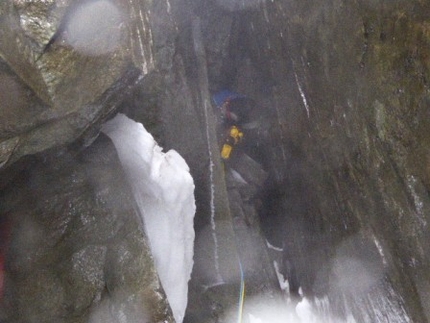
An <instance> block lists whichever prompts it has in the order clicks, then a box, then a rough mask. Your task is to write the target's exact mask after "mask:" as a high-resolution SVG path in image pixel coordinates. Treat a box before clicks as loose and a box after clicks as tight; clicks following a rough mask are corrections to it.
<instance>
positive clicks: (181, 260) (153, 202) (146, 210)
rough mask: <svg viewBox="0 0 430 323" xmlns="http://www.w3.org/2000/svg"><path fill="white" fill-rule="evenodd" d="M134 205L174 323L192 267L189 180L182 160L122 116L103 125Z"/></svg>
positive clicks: (179, 316) (181, 311)
mask: <svg viewBox="0 0 430 323" xmlns="http://www.w3.org/2000/svg"><path fill="white" fill-rule="evenodd" d="M102 131H103V132H104V133H105V134H106V135H108V136H109V137H110V138H111V140H112V142H113V143H114V145H115V148H116V150H117V152H118V156H119V159H120V161H121V164H122V166H123V168H124V171H125V173H126V175H127V179H128V181H129V183H130V185H131V187H132V190H133V194H134V198H135V199H136V202H137V204H138V207H139V210H140V213H141V215H142V220H143V224H144V229H145V233H146V235H147V236H148V239H149V243H150V247H151V250H152V254H153V256H154V261H155V265H156V268H157V271H158V275H159V277H160V281H161V284H162V285H163V288H164V290H165V292H166V295H167V299H168V301H169V304H170V306H171V308H172V311H173V315H174V317H175V320H176V322H178V323H180V322H182V320H183V318H184V313H185V308H186V305H187V294H188V281H189V279H190V275H191V269H192V266H193V252H194V251H193V244H194V227H193V219H194V214H195V210H196V207H195V200H194V182H193V179H192V177H191V175H190V173H189V168H188V165H187V163H186V162H185V160H184V159H183V158H182V157H181V156H180V155H179V154H178V153H177V152H176V151H174V150H169V151H168V152H167V153H164V152H162V148H161V147H159V146H158V145H157V143H156V142H155V140H154V138H153V137H152V136H151V134H149V133H148V132H147V131H146V130H145V128H144V127H143V125H142V124H141V123H137V122H135V121H133V120H131V119H129V118H128V117H126V116H125V115H123V114H118V115H117V116H116V117H115V118H113V119H112V120H110V121H108V122H107V123H105V124H104V125H103V128H102Z"/></svg>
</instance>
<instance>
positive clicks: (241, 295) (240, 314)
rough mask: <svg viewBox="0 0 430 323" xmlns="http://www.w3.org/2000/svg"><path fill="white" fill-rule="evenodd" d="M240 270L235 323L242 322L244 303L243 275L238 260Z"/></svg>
mask: <svg viewBox="0 0 430 323" xmlns="http://www.w3.org/2000/svg"><path fill="white" fill-rule="evenodd" d="M239 269H240V292H239V307H238V314H237V323H242V320H243V305H244V302H245V275H244V274H243V269H242V263H241V262H240V259H239Z"/></svg>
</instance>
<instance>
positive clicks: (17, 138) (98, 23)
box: [0, 0, 174, 167]
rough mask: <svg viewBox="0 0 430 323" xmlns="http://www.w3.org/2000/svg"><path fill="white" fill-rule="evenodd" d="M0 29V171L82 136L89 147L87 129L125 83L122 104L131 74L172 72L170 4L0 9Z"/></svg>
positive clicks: (17, 3)
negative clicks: (111, 94) (169, 68)
mask: <svg viewBox="0 0 430 323" xmlns="http://www.w3.org/2000/svg"><path fill="white" fill-rule="evenodd" d="M151 10H152V12H153V16H151V18H150V17H149V12H150V11H151ZM0 26H1V28H0V29H1V31H0V42H1V44H2V45H1V48H0V90H1V93H2V97H1V105H0V116H1V120H2V121H1V124H0V165H1V166H2V167H4V166H7V165H9V164H12V163H13V162H15V161H16V160H18V159H19V158H21V157H22V156H25V155H31V154H34V153H37V152H41V151H45V150H47V149H50V148H52V147H61V146H62V145H64V144H70V143H71V142H73V141H75V140H77V139H82V137H83V136H85V135H86V136H87V137H88V138H86V140H88V141H90V140H91V139H92V138H94V133H92V134H91V135H88V133H87V130H88V128H89V127H91V126H95V127H97V125H99V124H100V123H101V122H102V121H103V120H105V118H106V116H107V115H109V113H111V112H112V111H114V110H115V109H116V108H117V102H116V103H113V104H112V103H110V104H106V103H107V102H103V101H105V100H106V95H107V93H108V92H109V91H111V90H112V88H115V87H116V86H118V83H120V84H121V86H123V87H124V88H123V89H122V90H119V91H116V94H117V97H118V96H119V97H122V98H124V97H126V96H127V91H124V90H126V87H127V86H130V85H134V83H135V82H136V77H134V78H133V77H131V78H130V77H127V73H129V72H130V71H132V70H136V69H137V70H140V73H141V76H143V75H146V74H148V73H149V72H151V71H153V70H154V69H156V68H163V66H169V65H170V63H169V62H170V60H171V57H170V56H171V55H169V53H170V51H171V50H169V48H170V47H171V46H170V44H171V42H172V35H174V30H173V21H172V20H171V18H170V13H168V12H167V8H166V5H165V4H163V5H161V4H154V5H153V4H152V3H151V2H144V1H131V2H130V1H127V2H120V1H119V2H114V1H110V0H88V1H71V0H66V1H55V0H52V1H38V0H37V1H36V0H35V1H31V0H30V1H21V0H10V1H3V2H2V3H1V4H0ZM152 29H154V30H153V34H152ZM160 35H162V37H161V36H160ZM169 46H170V47H169ZM164 68H165V67H164ZM117 90H118V89H117ZM14 98H17V99H14ZM109 106H110V107H109Z"/></svg>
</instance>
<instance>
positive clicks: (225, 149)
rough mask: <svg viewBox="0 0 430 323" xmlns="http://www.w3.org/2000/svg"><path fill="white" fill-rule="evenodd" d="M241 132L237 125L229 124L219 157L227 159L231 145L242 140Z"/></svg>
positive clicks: (231, 148)
mask: <svg viewBox="0 0 430 323" xmlns="http://www.w3.org/2000/svg"><path fill="white" fill-rule="evenodd" d="M242 138H243V132H242V131H240V130H239V128H238V127H237V126H231V127H230V129H229V130H228V133H227V138H226V140H225V142H224V144H223V146H222V149H221V157H222V158H223V159H229V158H230V155H231V152H232V150H233V147H234V146H236V145H237V144H238V143H240V142H241V141H242Z"/></svg>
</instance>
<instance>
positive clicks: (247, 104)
mask: <svg viewBox="0 0 430 323" xmlns="http://www.w3.org/2000/svg"><path fill="white" fill-rule="evenodd" d="M213 100H214V102H215V104H216V106H217V108H218V112H219V115H220V117H221V121H222V128H223V131H222V132H223V139H224V140H223V143H222V148H221V157H222V158H223V159H224V160H226V159H229V158H230V156H231V153H232V151H233V147H235V146H236V145H238V144H240V143H241V142H242V139H243V137H244V134H243V131H242V129H243V127H244V126H245V125H246V124H247V123H248V122H249V113H250V111H251V110H252V108H253V100H251V99H249V98H248V97H246V96H244V95H242V94H239V93H235V92H232V91H229V90H223V91H221V92H218V93H217V94H215V95H214V96H213Z"/></svg>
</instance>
